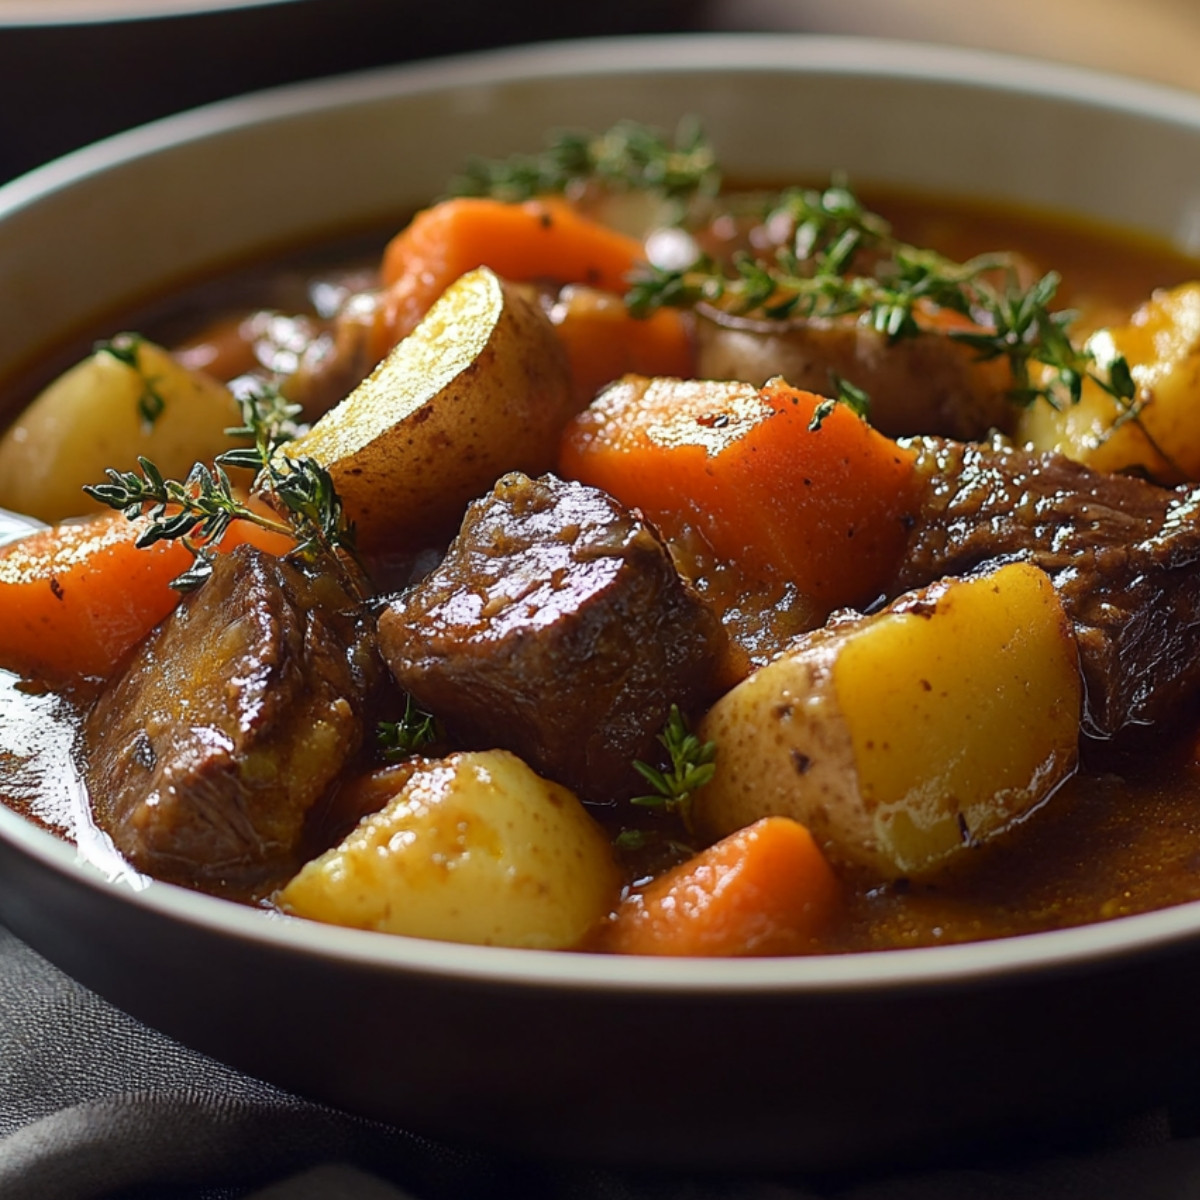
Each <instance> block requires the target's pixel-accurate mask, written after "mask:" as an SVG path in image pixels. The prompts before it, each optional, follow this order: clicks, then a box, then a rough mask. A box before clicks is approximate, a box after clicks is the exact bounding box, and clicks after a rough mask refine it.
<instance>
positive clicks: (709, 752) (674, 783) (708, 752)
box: [630, 704, 717, 833]
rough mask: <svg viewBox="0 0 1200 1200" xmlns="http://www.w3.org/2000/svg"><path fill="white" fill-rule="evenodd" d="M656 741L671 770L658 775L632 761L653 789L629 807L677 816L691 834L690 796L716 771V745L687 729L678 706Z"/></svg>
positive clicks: (657, 772)
mask: <svg viewBox="0 0 1200 1200" xmlns="http://www.w3.org/2000/svg"><path fill="white" fill-rule="evenodd" d="M658 740H659V742H660V744H661V745H662V747H663V749H664V750H666V752H667V757H668V759H669V760H670V767H669V769H668V770H667V771H665V772H664V771H660V770H659V769H658V768H657V767H652V766H650V765H649V764H648V763H644V762H642V761H641V760H640V759H637V760H635V761H634V764H633V767H634V770H635V771H637V773H638V774H639V775H640V776H641V777H642V778H643V779H644V780H645V781H646V782H647V783H648V784H649V785H650V786H651V787H652V788H653V789H654V792H653V793H652V794H649V795H645V796H634V797H633V799H632V800H631V801H630V803H631V804H637V805H639V806H641V807H643V808H655V809H660V810H662V811H664V812H672V813H677V814H678V815H679V818H680V819H681V820H682V821H683V825H684V828H685V829H687V830H688V832H689V833H690V832H691V830H692V796H693V793H694V792H695V791H696V789H697V788H701V787H703V786H704V785H705V784H706V783H707V782H708V781H709V780H710V779H711V778H712V777H713V772H714V771H715V770H716V766H715V760H716V757H717V744H716V742H701V741H700V739H699V738H698V737H696V735H695V734H694V733H692V732H691V731H690V730H689V729H688V725H687V721H686V719H685V718H684V716H683V713H681V712H680V711H679V706H678V705H677V704H672V705H671V712H670V715H669V716H668V717H667V723H666V726H665V727H664V728H663V731H662V733H660V734H659V735H658Z"/></svg>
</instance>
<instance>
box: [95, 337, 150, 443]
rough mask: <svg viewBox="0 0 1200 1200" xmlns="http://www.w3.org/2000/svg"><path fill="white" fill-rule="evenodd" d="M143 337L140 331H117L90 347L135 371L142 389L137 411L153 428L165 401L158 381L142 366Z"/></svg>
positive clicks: (144, 421) (148, 425)
mask: <svg viewBox="0 0 1200 1200" xmlns="http://www.w3.org/2000/svg"><path fill="white" fill-rule="evenodd" d="M145 340H146V339H145V338H144V337H142V335H141V334H140V333H118V334H117V335H116V337H114V338H110V339H109V340H108V341H103V342H97V343H96V344H95V345H94V346H93V347H92V348H93V350H94V351H95V352H96V353H97V354H109V355H111V356H112V357H113V358H115V359H116V360H117V362H119V363H123V364H124V365H125V366H127V367H129V368H130V369H131V370H133V371H136V372H137V374H138V377H139V378H140V379H141V382H142V391H141V394H140V395H139V396H138V402H137V407H138V413H139V414H140V415H141V418H142V421H143V423H144V424H145V425H146V427H147V428H153V426H154V424H155V422H156V421H157V420H158V418H159V417H161V416H162V415H163V412H164V410H165V409H166V407H167V402H166V400H165V399H164V397H163V394H162V392H160V391H159V390H158V383H157V381H156V380H155V379H153V378H152V377H151V376H149V375H147V374H146V372H145V370H144V369H143V368H142V362H141V349H142V345H143V344H144V342H145Z"/></svg>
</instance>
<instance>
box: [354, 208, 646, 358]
mask: <svg viewBox="0 0 1200 1200" xmlns="http://www.w3.org/2000/svg"><path fill="white" fill-rule="evenodd" d="M641 258H642V244H641V242H639V241H638V240H637V238H632V237H629V236H628V235H627V234H624V233H619V232H617V231H616V230H615V229H609V228H608V227H607V226H605V225H601V224H600V223H599V222H597V221H592V220H590V219H589V218H587V217H585V216H582V215H581V214H580V213H578V212H577V211H576V210H575V209H574V208H572V207H571V205H570V204H568V203H567V202H566V201H565V200H558V199H555V198H546V199H542V200H527V201H526V202H525V203H523V204H505V203H503V202H501V201H499V200H489V199H485V198H479V197H464V198H462V199H458V200H446V201H444V202H443V203H441V204H438V205H435V206H434V207H433V208H427V209H425V210H424V211H423V212H420V213H418V214H417V215H416V217H414V218H413V220H412V222H411V223H410V224H409V225H408V227H407V228H405V229H404V230H402V231H401V232H400V233H398V234H397V235H396V236H395V237H394V238H393V239H392V240H391V242H390V243H389V244H388V247H387V249H386V250H385V251H384V256H383V282H384V286H385V288H386V289H387V294H386V297H385V300H384V303H383V305H382V306H381V309H380V323H379V325H378V326H377V329H378V330H379V333H378V334H377V340H378V338H382V340H383V342H384V344H383V345H379V346H375V347H374V349H377V350H378V351H379V352H380V356H381V357H382V354H383V353H384V352H386V351H387V350H388V349H389V348H390V347H391V346H392V345H394V344H395V343H396V342H398V341H399V340H400V339H401V338H402V337H405V336H406V335H407V334H409V333H411V332H412V331H413V330H414V329H415V328H416V327H417V325H418V324H419V323H420V320H421V318H422V317H423V316H424V315H425V314H426V313H427V312H428V311H429V309H430V307H431V306H432V304H433V302H434V301H435V300H436V299H437V298H438V297H439V296H440V295H441V294H442V293H443V292H444V291H445V290H446V288H447V287H449V286H450V284H452V283H453V282H454V281H455V280H456V279H458V278H459V276H461V275H465V274H466V273H467V272H468V271H473V270H474V269H475V268H476V267H490V268H491V269H492V270H493V271H495V272H496V274H497V275H502V276H503V277H504V278H505V279H511V280H513V281H514V282H517V283H522V282H530V281H534V280H551V281H553V282H555V283H559V284H564V283H586V284H588V285H590V286H592V287H597V288H601V289H603V290H604V291H608V292H623V291H624V290H625V288H626V286H627V285H626V276H628V274H629V272H630V271H631V270H632V268H633V266H634V265H635V264H636V263H637V262H638V261H639V260H640V259H641Z"/></svg>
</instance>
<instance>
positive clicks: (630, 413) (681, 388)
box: [560, 377, 917, 611]
mask: <svg viewBox="0 0 1200 1200" xmlns="http://www.w3.org/2000/svg"><path fill="white" fill-rule="evenodd" d="M822 403H824V402H823V401H822V398H821V397H818V396H814V395H812V394H811V393H808V392H801V391H797V390H796V389H795V388H792V387H790V386H788V385H787V384H786V383H784V382H783V381H782V380H772V381H770V382H769V383H768V384H767V385H766V386H765V387H763V388H761V389H755V388H753V387H751V386H750V385H748V384H737V383H705V382H685V381H681V380H678V379H655V380H647V379H640V378H634V377H631V378H628V379H626V380H623V381H622V382H621V383H618V384H616V385H614V386H613V387H611V388H609V389H608V390H607V391H605V392H604V393H603V394H602V395H601V396H599V397H598V398H597V400H596V402H595V403H594V404H593V405H592V406H591V407H590V408H588V409H587V410H586V411H585V412H583V413H581V414H580V415H579V416H578V417H576V418H575V419H574V421H572V423H571V424H570V425H569V426H568V427H567V430H566V433H565V436H564V441H563V446H562V452H561V456H560V468H561V470H562V473H563V474H564V475H566V476H567V477H569V478H573V479H578V480H581V481H583V482H585V483H590V484H593V485H595V486H597V487H600V488H603V489H604V490H605V491H607V492H609V493H611V494H612V495H614V496H616V497H617V498H618V499H619V500H621V501H622V502H623V503H625V504H628V505H630V506H633V507H637V508H640V509H642V510H643V512H645V513H646V515H647V516H649V517H650V518H651V520H656V521H659V522H662V523H665V524H668V525H669V524H671V522H672V521H679V520H683V521H686V522H687V523H688V524H690V525H691V526H692V527H693V528H694V529H696V530H698V531H699V533H700V534H701V535H702V536H703V537H704V538H705V540H706V541H707V542H708V544H709V545H710V546H711V547H712V549H713V550H714V551H715V553H716V554H717V555H718V556H720V557H722V558H724V559H726V560H727V561H730V562H735V563H738V564H739V565H741V566H742V567H743V569H745V570H747V571H748V572H750V573H751V574H757V575H758V576H759V577H760V578H775V579H785V580H788V581H790V582H793V583H795V584H796V585H797V587H798V588H799V589H800V590H801V592H803V593H804V594H805V595H806V596H809V597H812V598H813V599H814V600H816V601H818V602H819V603H820V604H821V605H823V606H824V607H825V609H826V610H827V611H829V610H832V609H833V608H836V607H839V606H841V605H847V604H864V603H866V602H869V601H871V600H874V599H875V598H876V596H877V595H878V594H879V592H880V590H881V588H882V587H883V585H884V583H885V581H886V580H887V578H888V577H889V576H890V574H891V573H892V571H893V570H894V568H895V566H896V563H897V562H898V561H899V557H900V555H901V553H902V551H903V549H904V545H905V542H906V539H907V525H908V523H909V522H910V518H911V516H912V514H913V511H914V508H915V503H916V496H917V488H916V480H915V475H914V462H915V454H914V451H913V450H911V449H909V448H907V447H903V446H900V445H898V444H897V443H896V442H894V441H892V440H891V439H889V438H886V437H884V436H883V435H882V434H880V433H878V432H877V431H875V430H874V429H872V428H871V427H870V426H869V425H868V424H867V423H866V422H865V421H863V420H862V419H861V418H859V417H858V416H856V415H855V414H854V413H853V412H852V411H851V410H850V409H849V408H847V407H846V406H845V405H841V404H839V405H837V406H835V407H834V408H833V410H832V411H831V412H829V413H827V414H826V415H825V417H824V419H823V420H822V421H821V422H820V424H819V426H818V427H816V428H811V427H810V426H811V423H812V421H813V416H814V413H815V412H816V410H817V407H818V406H819V405H821V404H822Z"/></svg>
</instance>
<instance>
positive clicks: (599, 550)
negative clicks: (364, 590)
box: [379, 474, 724, 803]
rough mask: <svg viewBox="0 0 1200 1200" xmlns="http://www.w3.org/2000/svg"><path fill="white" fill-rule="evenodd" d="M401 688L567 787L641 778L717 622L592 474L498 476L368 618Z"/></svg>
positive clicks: (458, 727)
mask: <svg viewBox="0 0 1200 1200" xmlns="http://www.w3.org/2000/svg"><path fill="white" fill-rule="evenodd" d="M379 642H380V648H381V650H382V651H383V656H384V659H385V660H386V661H387V664H388V666H389V667H390V668H391V670H392V674H393V675H394V676H395V677H396V680H397V682H398V683H399V684H400V686H401V687H403V688H405V689H406V690H407V691H409V692H410V693H411V694H412V695H413V696H414V697H415V698H416V699H417V700H418V701H419V702H420V703H421V704H422V705H423V706H425V707H426V708H428V709H429V710H430V711H432V712H434V713H435V714H437V716H438V717H440V718H441V720H442V721H443V722H444V723H445V725H446V727H447V729H448V730H449V731H450V733H451V734H452V735H454V736H455V737H456V738H457V739H458V740H460V741H461V742H462V743H463V744H465V745H468V746H474V747H479V748H494V747H499V748H504V749H508V750H512V751H513V752H515V753H516V754H518V755H520V756H521V757H522V758H524V759H525V761H526V762H528V763H529V764H530V765H531V766H532V767H533V768H534V769H535V770H537V771H538V772H540V773H541V774H543V775H546V776H548V777H549V778H551V779H554V780H557V781H558V782H560V783H562V784H564V785H566V786H567V787H569V788H571V789H572V790H573V791H575V792H576V793H577V794H578V795H580V796H581V797H583V798H585V799H587V800H591V801H595V802H602V803H603V802H609V801H612V800H613V799H615V798H617V797H620V796H628V795H630V794H632V793H633V791H634V790H635V789H639V788H640V789H641V790H644V789H645V784H644V783H641V782H640V781H639V777H638V776H637V774H636V773H635V772H634V771H633V770H632V767H631V763H632V761H633V760H634V759H635V758H643V759H652V758H654V757H655V748H656V744H655V737H656V735H657V734H658V733H659V732H660V731H661V729H662V726H663V723H664V722H665V720H666V718H667V716H668V714H669V712H670V707H671V704H672V703H677V704H679V705H680V706H681V707H682V708H684V709H685V710H686V709H687V708H689V707H691V706H694V705H696V704H698V703H700V702H702V701H705V700H707V699H709V698H711V696H710V692H711V689H712V686H713V675H714V670H715V664H716V661H717V658H718V654H719V652H720V651H721V650H722V648H723V646H724V632H723V630H722V628H721V626H720V623H719V622H718V621H717V619H716V618H715V617H714V616H713V615H712V614H711V613H710V612H709V611H708V610H707V609H706V608H705V607H704V605H703V604H702V603H701V602H700V600H699V599H698V598H697V597H696V595H695V594H694V593H693V592H692V591H691V589H690V587H689V586H688V585H687V584H686V583H685V582H684V581H683V579H682V578H681V577H680V575H679V573H678V572H677V571H676V569H675V566H674V564H673V563H672V561H671V557H670V554H669V553H668V551H667V549H666V547H665V546H664V544H663V542H662V540H661V539H660V538H659V536H658V534H657V533H656V532H655V531H654V530H653V529H652V528H651V527H650V526H649V525H647V524H646V522H645V521H643V520H642V519H641V517H640V515H639V514H637V513H635V512H631V511H629V510H628V509H625V508H623V507H622V506H621V505H620V504H618V503H617V501H615V500H614V499H612V497H610V496H608V495H606V494H605V493H604V492H601V491H599V490H597V489H596V488H591V487H585V486H584V485H582V484H578V483H567V482H564V481H562V480H560V479H555V478H553V477H552V476H545V477H543V478H541V479H537V480H533V479H529V478H528V477H527V476H525V475H520V474H510V475H506V476H504V478H502V479H501V480H500V481H499V482H498V483H497V484H496V487H495V490H494V491H493V492H492V494H491V495H489V496H486V497H485V498H483V499H482V500H477V501H476V502H475V503H474V504H472V505H471V506H470V508H469V509H468V510H467V514H466V517H465V519H464V521H463V524H462V529H461V531H460V532H459V535H458V537H457V538H456V539H455V541H454V543H453V544H452V545H451V547H450V550H449V552H448V553H447V555H446V558H445V560H444V561H443V562H442V564H441V565H440V566H439V567H438V568H437V569H436V570H435V571H434V572H433V573H432V574H431V575H429V576H428V577H427V578H426V579H425V580H423V581H422V582H421V583H419V584H418V585H416V586H415V587H414V588H412V589H410V590H409V591H408V592H406V593H404V594H403V595H402V596H401V597H400V598H399V599H397V600H396V601H394V602H393V603H392V604H391V605H390V606H389V607H388V608H387V609H386V610H385V611H384V613H383V614H382V616H381V617H380V620H379Z"/></svg>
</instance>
